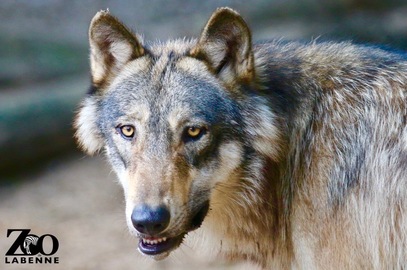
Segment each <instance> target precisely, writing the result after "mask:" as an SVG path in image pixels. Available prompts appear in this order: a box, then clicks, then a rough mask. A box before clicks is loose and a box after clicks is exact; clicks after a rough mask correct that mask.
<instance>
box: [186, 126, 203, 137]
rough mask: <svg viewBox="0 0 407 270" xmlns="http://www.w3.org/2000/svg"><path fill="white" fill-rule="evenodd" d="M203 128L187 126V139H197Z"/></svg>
mask: <svg viewBox="0 0 407 270" xmlns="http://www.w3.org/2000/svg"><path fill="white" fill-rule="evenodd" d="M204 131H205V129H204V128H202V127H188V128H187V130H186V135H187V137H188V138H189V139H199V138H200V137H201V135H202V134H204Z"/></svg>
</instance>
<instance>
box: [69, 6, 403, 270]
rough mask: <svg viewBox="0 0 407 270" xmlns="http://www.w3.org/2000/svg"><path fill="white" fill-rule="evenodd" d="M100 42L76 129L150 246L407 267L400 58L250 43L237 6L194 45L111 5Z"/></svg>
mask: <svg viewBox="0 0 407 270" xmlns="http://www.w3.org/2000/svg"><path fill="white" fill-rule="evenodd" d="M89 41H90V65H91V76H92V84H91V85H92V86H91V88H90V91H89V93H88V94H87V96H86V97H85V98H84V99H83V101H82V103H81V105H80V108H79V110H78V113H77V116H76V119H75V122H74V126H75V128H76V133H75V136H76V138H77V140H78V143H79V145H80V146H81V147H82V149H83V150H84V151H86V152H87V153H89V154H95V153H97V152H99V151H100V150H103V151H104V152H105V154H106V155H107V157H108V160H109V161H110V163H111V165H112V167H113V169H114V171H115V172H116V173H117V176H118V179H119V182H120V183H121V185H122V187H123V190H124V195H125V201H126V220H127V223H128V227H129V230H130V233H131V234H133V235H134V236H136V237H137V238H138V239H139V242H138V249H139V251H140V252H141V253H143V254H145V255H147V256H150V257H152V258H154V259H157V260H159V259H163V258H165V257H167V256H168V255H169V254H170V253H171V252H172V251H174V250H176V249H178V248H179V247H180V246H185V245H183V243H186V245H187V247H188V249H190V250H193V251H197V252H199V253H200V254H205V255H207V256H209V257H211V258H218V259H223V260H227V261H232V262H236V261H246V262H251V263H253V265H256V266H257V267H260V268H262V269H403V268H405V267H406V266H407V246H406V245H407V126H406V120H407V99H406V96H407V57H406V55H405V54H404V53H402V52H395V51H389V50H387V49H386V50H385V49H381V48H379V47H374V46H370V45H355V44H353V43H351V42H339V43H333V42H322V41H315V40H314V41H311V42H308V43H305V42H296V41H282V40H277V41H268V42H259V43H254V42H252V38H251V32H250V29H249V27H248V25H247V23H246V22H245V21H244V19H243V18H242V17H241V15H239V13H237V12H236V11H234V10H232V9H230V8H219V9H217V10H216V11H215V12H214V13H213V14H212V16H211V17H210V19H209V21H208V22H207V23H206V25H205V26H204V28H203V30H202V33H201V35H200V37H199V38H197V39H185V38H184V39H177V40H170V41H167V42H155V43H149V42H144V41H143V39H142V38H141V37H140V36H139V35H137V34H134V33H133V32H132V31H131V30H129V28H127V27H126V26H124V25H123V24H122V23H121V22H120V21H119V20H118V19H117V18H115V17H114V16H112V15H111V14H110V13H109V11H100V12H98V13H97V14H96V15H95V17H94V18H93V20H92V21H91V24H90V29H89ZM99 188H100V187H99ZM198 228H199V229H198Z"/></svg>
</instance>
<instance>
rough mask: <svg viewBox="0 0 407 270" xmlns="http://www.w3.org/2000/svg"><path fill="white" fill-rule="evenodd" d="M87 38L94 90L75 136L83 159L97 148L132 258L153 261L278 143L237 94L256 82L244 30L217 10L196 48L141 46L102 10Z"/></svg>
mask: <svg viewBox="0 0 407 270" xmlns="http://www.w3.org/2000/svg"><path fill="white" fill-rule="evenodd" d="M89 36H90V46H91V70H92V83H93V86H92V88H91V89H92V91H91V93H89V95H88V97H87V98H86V99H85V100H84V102H83V103H82V107H81V109H80V111H79V113H78V116H77V119H76V122H75V126H76V128H77V132H76V137H77V139H78V141H79V143H80V144H81V145H82V147H83V148H84V149H85V150H86V151H87V152H88V153H90V154H93V153H95V152H97V151H98V150H100V149H102V148H104V149H105V151H106V153H107V156H108V157H109V160H110V162H111V164H112V166H113V168H114V170H115V172H116V173H117V175H118V177H119V179H120V183H121V184H122V186H123V188H124V192H125V197H126V215H127V223H128V226H129V229H130V231H131V232H132V233H133V234H134V235H136V236H137V237H139V238H140V242H139V250H140V251H141V252H142V253H144V254H147V255H153V256H155V258H159V259H160V258H163V257H165V256H166V255H168V254H169V252H170V251H171V250H173V249H175V248H177V247H178V246H179V245H180V244H181V242H182V240H183V238H184V236H185V235H186V234H187V233H188V232H190V231H192V230H194V229H196V228H198V227H200V225H201V224H202V222H203V221H204V219H205V217H206V215H207V213H208V211H209V213H210V211H211V209H212V208H213V206H212V204H211V202H212V200H213V199H214V196H217V195H216V189H217V187H218V186H220V185H227V184H228V183H231V182H233V181H237V179H239V178H240V177H241V175H242V174H244V173H245V172H244V171H245V164H244V160H247V158H248V157H250V155H252V154H253V153H254V152H255V151H260V152H265V153H267V154H268V155H274V154H275V152H276V151H277V150H276V149H275V148H270V147H269V146H268V145H267V146H265V144H264V141H269V138H270V137H271V138H273V137H276V136H277V132H276V130H275V128H274V125H273V115H272V113H271V112H270V110H269V109H268V106H265V105H264V104H262V103H263V101H260V100H259V101H258V102H256V100H251V102H247V101H248V100H249V99H256V97H250V95H247V93H245V89H244V86H245V85H250V84H252V83H254V82H253V76H254V67H253V55H252V51H251V38H250V32H249V30H248V28H247V26H246V24H245V23H244V21H243V20H242V19H241V17H240V16H239V15H237V14H236V13H235V12H234V11H232V10H230V9H219V10H218V11H217V12H215V14H214V15H213V16H212V18H211V19H210V20H209V22H208V23H207V25H206V27H205V28H204V30H203V33H202V35H201V38H200V39H199V41H196V40H191V41H185V40H182V41H181V40H178V41H170V42H168V43H166V44H153V45H150V46H146V45H142V42H141V41H140V39H139V38H138V37H137V36H136V35H134V34H132V33H131V32H130V31H129V30H128V29H127V28H125V27H124V26H123V25H122V24H121V23H120V22H119V21H118V20H117V19H116V18H114V17H112V16H111V15H110V14H109V13H108V12H104V11H101V12H99V13H98V14H97V15H96V16H95V17H94V19H93V20H92V22H91V26H90V30H89ZM253 101H254V102H253ZM246 104H254V105H255V107H253V105H246ZM262 105H264V106H262ZM243 120H244V121H243ZM262 122H264V123H262ZM244 123H249V124H244ZM256 124H258V125H259V126H261V127H262V128H261V129H258V128H256V129H253V126H254V125H256ZM248 134H249V135H248ZM248 137H250V138H248ZM245 141H251V143H252V144H250V146H249V145H247V144H245V143H244V142H245ZM253 145H254V146H253ZM246 165H247V164H246ZM218 195H219V194H218ZM218 207H219V206H218Z"/></svg>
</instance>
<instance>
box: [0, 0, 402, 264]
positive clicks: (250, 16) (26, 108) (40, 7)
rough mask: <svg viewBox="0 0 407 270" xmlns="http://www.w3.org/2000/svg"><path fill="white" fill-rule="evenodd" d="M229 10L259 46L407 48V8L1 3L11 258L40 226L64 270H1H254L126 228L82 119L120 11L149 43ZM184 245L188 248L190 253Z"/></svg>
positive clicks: (310, 0) (5, 210) (342, 1)
mask: <svg viewBox="0 0 407 270" xmlns="http://www.w3.org/2000/svg"><path fill="white" fill-rule="evenodd" d="M219 6H230V7H232V8H234V9H236V10H237V11H239V12H240V13H241V14H242V15H243V17H244V18H245V19H246V21H247V22H248V24H249V25H250V27H251V29H252V32H253V37H254V40H264V39H271V38H284V39H301V40H304V41H309V40H311V39H315V38H318V39H320V40H335V41H341V40H352V41H354V42H356V43H371V44H381V45H384V46H388V47H390V48H394V49H397V50H406V49H407V0H387V1H383V0H328V1H326V0H257V1H240V0H236V1H231V0H230V1H226V0H222V1H181V0H174V1H168V0H149V1H142V0H132V1H131V0H116V1H113V0H88V1H79V0H71V1H62V0H31V1H22V0H21V1H20V0H1V1H0V256H1V254H5V253H6V251H7V250H8V248H9V247H10V245H11V244H12V243H13V240H14V239H11V238H7V237H6V231H7V229H13V228H29V229H31V230H32V232H33V233H37V234H38V235H43V234H47V233H50V234H53V235H55V236H56V237H57V238H58V239H59V242H60V248H59V250H58V252H57V255H58V256H59V257H60V264H59V265H53V266H47V265H37V266H35V265H30V266H27V265H5V264H4V259H3V258H2V259H1V260H0V261H1V264H0V269H44V268H60V269H191V268H192V267H194V268H195V269H251V267H249V266H247V265H241V264H240V265H224V264H217V263H216V262H214V263H209V262H205V261H202V260H200V259H199V258H194V257H192V255H189V252H188V250H184V251H181V253H179V254H177V255H175V256H174V257H172V258H170V259H167V260H165V261H162V262H159V263H155V262H151V261H150V260H148V259H144V258H141V256H140V255H139V254H138V252H137V251H136V247H137V243H136V241H135V240H134V239H132V238H131V237H130V236H129V235H128V233H127V231H126V230H127V229H126V224H125V221H124V203H123V195H122V190H121V188H120V187H119V185H118V184H117V183H116V182H115V181H116V180H115V179H116V178H115V175H114V174H113V173H112V172H111V170H110V168H109V166H108V165H107V163H106V162H105V161H104V159H103V157H85V155H84V154H83V153H80V152H79V151H78V150H77V149H76V146H75V142H74V140H73V138H72V134H73V130H72V118H73V114H74V111H75V110H76V108H77V105H78V103H79V101H80V99H81V97H83V96H84V94H85V93H86V90H87V87H88V86H89V77H90V76H89V71H88V44H87V30H88V26H89V22H90V20H91V19H92V17H93V15H94V14H95V13H96V12H97V11H99V10H101V9H106V8H109V9H110V12H111V13H112V14H114V15H115V16H117V17H118V18H119V19H121V20H122V21H123V22H124V23H125V24H127V25H128V26H129V27H130V28H132V29H134V30H136V31H137V32H139V33H142V34H143V35H144V36H145V38H146V39H147V40H157V39H161V40H165V39H169V38H176V37H184V36H186V37H192V36H195V37H196V36H198V35H199V33H200V31H201V28H202V27H203V26H204V24H205V22H206V20H207V19H208V18H209V16H210V15H211V13H212V11H213V10H214V9H215V8H216V7H219ZM184 249H187V247H185V248H184Z"/></svg>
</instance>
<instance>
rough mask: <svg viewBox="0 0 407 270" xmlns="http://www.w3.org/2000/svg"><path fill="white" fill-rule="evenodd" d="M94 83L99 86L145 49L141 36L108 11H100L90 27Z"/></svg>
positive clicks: (141, 54) (140, 54) (142, 53)
mask: <svg viewBox="0 0 407 270" xmlns="http://www.w3.org/2000/svg"><path fill="white" fill-rule="evenodd" d="M89 43H90V63H91V73H92V81H93V84H94V85H95V86H96V87H98V86H101V85H102V84H103V83H105V81H106V80H108V78H109V76H110V75H112V74H115V73H117V72H118V71H119V70H120V69H121V68H122V67H123V66H124V65H125V64H126V63H128V62H129V61H130V60H133V59H135V58H138V57H140V56H143V55H144V53H145V50H144V48H143V46H142V45H141V43H140V42H139V40H138V39H137V37H136V36H135V35H134V34H133V33H132V32H131V31H130V30H129V29H127V28H126V27H125V26H124V25H123V24H122V23H121V22H120V21H119V20H117V19H116V18H115V17H113V16H112V15H110V14H109V12H108V11H99V12H98V13H97V14H96V15H95V17H93V19H92V21H91V23H90V27H89Z"/></svg>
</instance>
